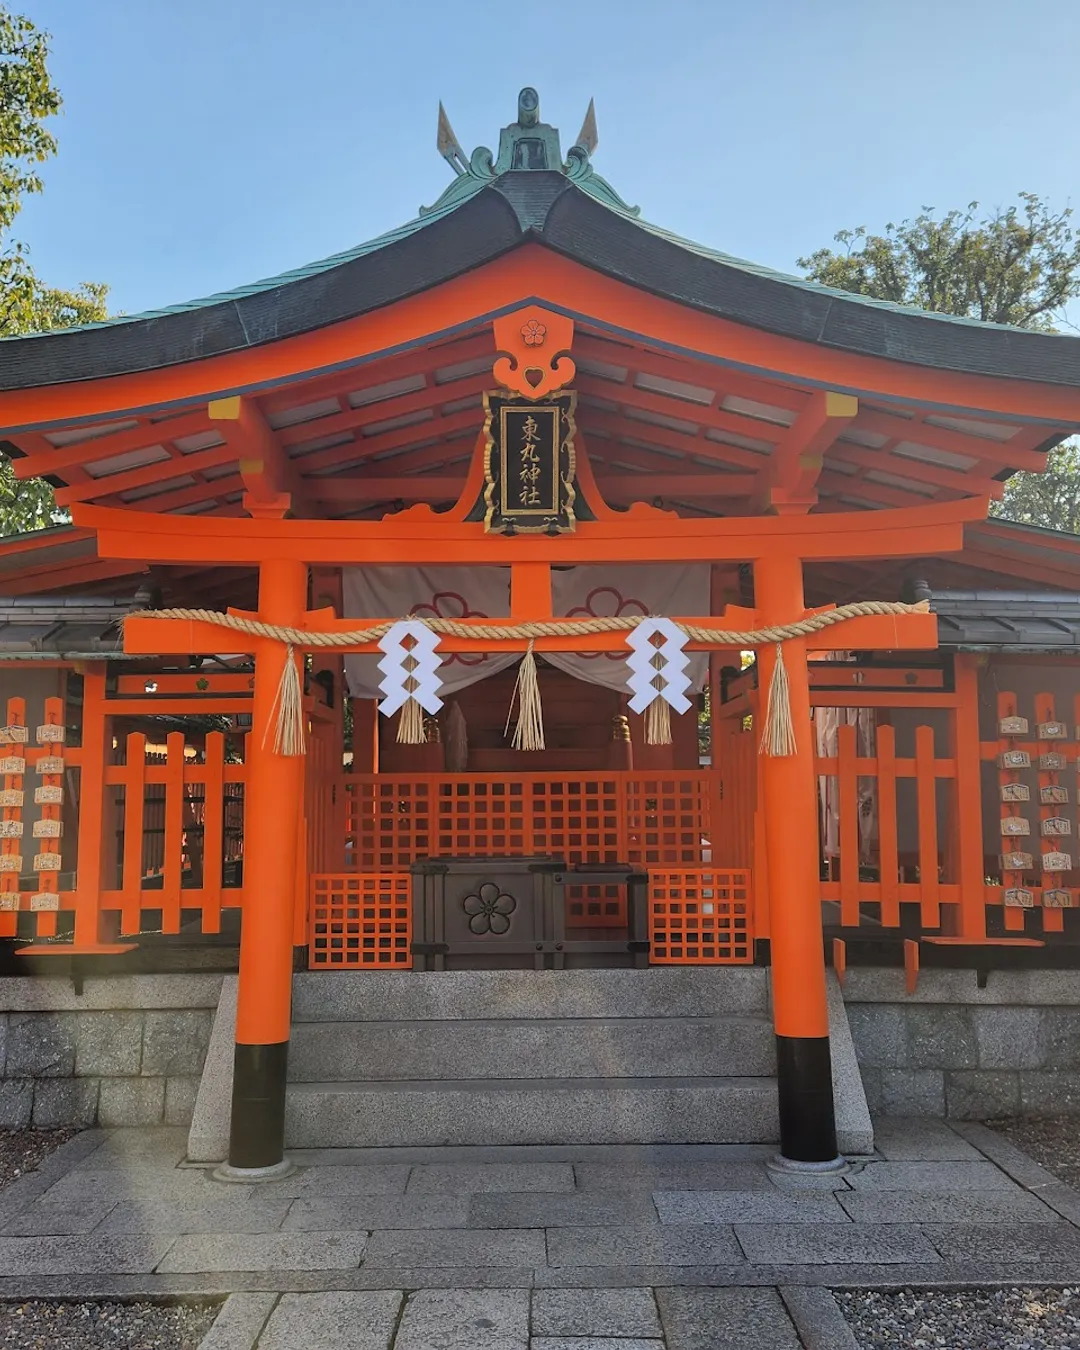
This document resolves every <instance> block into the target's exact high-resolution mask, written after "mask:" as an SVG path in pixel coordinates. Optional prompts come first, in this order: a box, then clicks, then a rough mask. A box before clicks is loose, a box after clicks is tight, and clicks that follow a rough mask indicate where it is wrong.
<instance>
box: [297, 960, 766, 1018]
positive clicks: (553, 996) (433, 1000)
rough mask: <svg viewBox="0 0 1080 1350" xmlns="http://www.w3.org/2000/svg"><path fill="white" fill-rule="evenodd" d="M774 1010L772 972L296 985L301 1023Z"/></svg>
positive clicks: (329, 977) (343, 975)
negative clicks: (769, 977)
mask: <svg viewBox="0 0 1080 1350" xmlns="http://www.w3.org/2000/svg"><path fill="white" fill-rule="evenodd" d="M768 1009H769V990H768V972H767V971H766V970H764V969H762V968H758V967H754V966H667V967H664V966H653V967H651V968H649V969H647V970H460V971H418V970H403V971H381V970H380V971H374V970H371V971H369V970H358V971H334V972H323V971H309V972H304V973H302V974H298V975H296V976H294V978H293V1020H294V1022H297V1023H303V1022H388V1021H389V1022H403V1021H410V1020H417V1021H422V1022H435V1021H456V1020H459V1019H465V1020H468V1021H472V1020H476V1019H483V1020H487V1021H491V1020H494V1019H498V1018H509V1019H512V1020H523V1021H530V1020H535V1019H539V1018H578V1017H580V1018H593V1017H595V1018H619V1017H631V1018H642V1017H719V1016H722V1015H724V1014H725V1013H735V1014H744V1015H746V1014H749V1015H761V1016H765V1015H767V1013H768Z"/></svg>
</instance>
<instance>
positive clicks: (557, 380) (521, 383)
mask: <svg viewBox="0 0 1080 1350" xmlns="http://www.w3.org/2000/svg"><path fill="white" fill-rule="evenodd" d="M492 327H493V328H494V330H495V346H496V347H497V348H498V351H499V356H498V359H497V360H496V362H495V364H494V366H493V367H492V371H491V373H492V374H493V375H494V376H495V379H496V380H498V382H499V384H501V385H502V386H503V387H504V388H505V389H509V390H512V391H513V392H514V393H515V394H520V395H521V397H522V398H526V399H546V398H547V397H548V396H549V395H550V394H553V393H555V391H556V390H557V389H565V388H566V386H567V385H568V384H569V383H570V381H571V380H572V379H573V378H574V376H575V375H576V374H577V367H576V366H575V365H574V363H573V361H572V360H571V359H570V347H571V345H572V343H573V341H574V321H573V319H568V318H567V317H566V315H565V314H556V313H555V312H554V311H553V310H549V309H543V308H541V306H540V305H526V306H525V307H524V308H523V309H517V310H515V311H514V312H513V314H504V315H502V316H501V317H500V318H498V319H496V320H495V321H494V323H493V325H492Z"/></svg>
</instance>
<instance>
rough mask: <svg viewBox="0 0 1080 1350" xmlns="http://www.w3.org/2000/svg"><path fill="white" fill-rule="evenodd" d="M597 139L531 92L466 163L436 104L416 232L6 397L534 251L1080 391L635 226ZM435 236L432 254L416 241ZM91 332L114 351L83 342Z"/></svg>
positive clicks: (132, 330) (1049, 348)
mask: <svg viewBox="0 0 1080 1350" xmlns="http://www.w3.org/2000/svg"><path fill="white" fill-rule="evenodd" d="M598 139H599V138H598V134H597V129H596V116H595V111H594V108H593V105H592V104H591V103H590V104H589V108H588V111H587V113H586V116H585V120H584V123H583V125H582V128H581V130H580V132H579V133H578V135H577V137H576V139H575V141H574V143H573V144H572V145H571V146H570V148H569V150H568V151H567V152H566V154H565V157H564V155H563V153H562V149H561V145H560V137H559V132H558V130H557V129H556V128H555V127H553V126H551V125H550V124H549V123H546V122H543V121H541V120H540V101H539V96H538V95H537V93H536V90H535V89H532V88H526V89H523V90H522V91H521V93H520V94H519V96H518V110H517V119H516V121H514V122H511V123H510V124H509V125H508V126H505V127H503V128H502V130H501V132H500V134H499V144H498V152H497V153H493V152H492V151H491V150H490V149H489V148H487V147H486V146H479V147H477V149H475V150H474V151H473V152H472V154H471V155H466V154H465V152H464V150H463V149H462V147H461V145H460V143H459V141H458V139H457V137H456V136H455V134H454V131H453V128H452V127H451V125H450V122H449V119H448V118H447V116H446V113H445V111H444V110H443V109H442V106H441V105H440V108H439V125H438V136H437V142H436V143H437V146H438V149H439V152H440V154H442V156H443V158H444V159H445V160H446V161H447V163H448V164H449V165H450V167H451V169H452V170H453V173H454V180H453V182H451V183H450V185H449V186H448V187H447V188H446V190H445V191H444V192H443V193H442V194H441V196H439V198H438V199H437V200H436V201H435V202H434V204H433V205H431V206H429V207H421V208H420V210H419V213H418V214H417V216H416V217H415V218H414V219H413V220H410V221H408V222H406V223H405V224H404V225H401V226H399V227H398V228H397V229H394V230H389V231H387V232H386V233H385V234H381V235H379V236H378V237H377V238H375V239H371V240H369V241H367V242H366V243H363V244H360V245H358V246H356V247H355V248H351V249H346V250H344V251H343V252H341V253H336V254H334V255H333V256H332V257H329V258H324V259H321V260H319V261H318V262H313V263H309V264H308V265H306V266H304V267H299V268H295V269H293V270H291V271H288V272H283V273H281V274H279V275H277V276H273V277H267V278H265V279H264V280H262V281H257V282H253V283H251V284H249V285H247V286H240V287H237V288H235V289H233V290H228V291H220V292H217V293H216V294H214V295H209V296H204V297H202V298H201V299H198V300H193V301H189V302H187V303H185V304H178V305H170V306H166V307H164V308H161V309H156V310H151V311H148V312H146V313H142V314H133V315H120V316H117V317H116V318H112V319H106V320H103V321H101V322H99V323H93V324H86V325H83V326H82V327H81V328H74V329H59V330H52V331H51V332H49V333H42V334H32V335H28V336H27V337H20V338H7V339H3V340H4V341H5V342H8V343H10V342H14V343H16V344H22V345H21V347H19V348H17V350H18V352H19V357H18V358H15V357H14V354H12V353H10V352H9V354H8V356H7V357H6V360H7V366H8V367H9V369H7V370H6V374H5V372H4V371H0V387H3V388H24V387H29V386H32V385H34V384H48V383H55V382H62V381H64V380H70V379H89V378H100V377H102V376H104V375H106V374H110V373H121V372H123V371H129V372H130V371H135V370H142V369H150V368H155V367H157V366H160V365H168V364H172V363H175V362H179V361H188V360H194V359H200V358H204V357H207V356H213V355H215V354H218V353H221V352H225V351H229V350H237V349H239V348H242V347H250V346H255V345H258V344H260V343H263V342H269V341H275V340H278V339H280V338H284V337H287V336H289V335H290V334H292V333H296V332H303V331H310V330H311V329H314V328H319V327H321V326H324V325H326V324H329V323H334V322H337V321H338V320H339V319H341V318H347V317H353V316H355V315H358V314H361V313H366V312H368V311H369V310H370V309H374V308H378V307H380V306H382V305H386V304H391V303H394V301H395V300H396V299H398V298H400V297H402V296H404V295H408V294H414V293H416V292H417V291H421V290H424V289H426V288H428V287H431V286H435V285H438V284H439V283H440V282H441V281H443V280H446V279H448V278H449V277H451V276H455V275H460V274H461V273H462V272H464V271H467V270H470V269H473V268H476V267H479V266H482V265H483V264H484V263H485V262H487V261H489V260H490V259H492V258H494V257H497V256H499V254H501V253H503V252H505V251H507V250H508V249H510V248H513V247H515V246H516V245H517V244H518V243H519V242H521V241H522V240H523V239H525V238H532V239H537V240H539V241H541V242H544V243H548V244H549V245H550V246H551V247H552V248H554V249H557V250H559V251H561V252H563V253H565V254H567V255H568V256H570V257H574V258H577V259H578V260H579V261H581V262H582V263H583V264H584V265H585V266H588V267H592V268H595V269H597V270H599V271H601V272H605V273H607V274H609V275H612V276H616V277H622V278H624V279H625V280H626V281H627V282H628V284H630V285H634V286H639V287H643V288H645V289H647V290H650V291H655V292H657V293H659V294H665V295H669V296H670V297H671V298H672V299H675V300H676V301H677V302H678V303H681V304H686V305H691V306H693V307H695V308H699V309H702V310H704V311H705V312H709V313H714V314H719V315H722V316H723V317H726V318H729V319H731V320H733V321H734V322H739V323H747V324H750V325H752V326H754V327H761V328H764V329H766V330H767V331H770V332H777V333H783V334H787V335H789V336H792V337H796V338H798V339H799V340H802V341H809V342H815V343H822V344H826V345H833V346H839V347H842V348H846V349H849V350H852V351H861V352H866V353H867V354H872V355H877V356H882V357H885V358H886V359H893V360H900V361H906V362H911V363H915V364H921V365H927V366H933V367H937V368H942V369H956V370H971V371H979V372H982V373H986V374H998V375H1007V376H1012V377H1015V378H1024V379H1037V380H1040V381H1043V382H1046V381H1049V382H1054V383H1065V384H1080V378H1078V377H1077V372H1078V371H1080V339H1076V338H1073V337H1069V336H1065V335H1057V334H1034V333H1031V332H1028V331H1026V330H1021V329H1016V328H1011V327H1009V326H1007V325H1001V324H991V323H985V322H983V321H981V320H978V319H968V318H957V317H954V316H952V315H944V314H934V313H929V312H927V311H925V310H919V309H915V308H913V307H910V306H905V305H898V304H894V303H892V302H889V301H884V300H876V299H872V298H870V297H868V296H862V295H855V294H852V293H850V292H848V291H842V290H837V289H835V288H832V287H826V286H821V285H819V284H818V283H816V282H812V281H808V280H806V279H804V278H801V277H794V276H790V275H787V274H785V273H782V272H778V271H776V270H774V269H772V268H768V267H762V266H759V265H756V264H754V263H750V262H746V261H744V260H743V259H740V258H733V257H731V256H730V255H728V254H725V253H722V252H720V251H719V250H717V249H713V248H708V247H706V246H704V245H702V244H698V243H695V242H693V241H692V240H688V239H685V238H682V237H681V236H679V235H677V234H674V233H673V232H671V231H670V230H665V229H663V228H661V227H660V226H657V225H653V224H650V223H649V222H648V221H644V220H642V219H641V218H640V216H639V212H638V208H637V207H633V206H630V205H628V203H627V202H626V201H625V200H624V199H623V198H622V197H621V196H620V195H619V194H618V193H617V192H616V191H615V189H614V188H613V187H612V186H611V184H610V183H608V182H607V181H606V179H604V178H603V177H602V176H601V175H600V174H598V173H597V172H596V170H595V168H594V167H593V163H592V158H593V154H594V152H595V150H596V147H597V144H598ZM466 205H468V210H462V209H461V208H463V207H465V206H466ZM597 208H600V209H599V210H598V209H597ZM433 227H437V228H435V229H434V236H435V237H433V239H432V243H431V245H430V247H427V246H426V245H415V244H410V242H409V241H410V240H412V239H413V237H414V236H417V235H419V234H421V233H422V232H424V231H427V230H430V229H432V228H433ZM649 240H655V241H656V242H655V244H652V245H651V246H649V245H648V241H649ZM398 245H403V247H395V246H398ZM382 250H386V251H387V256H386V258H385V265H384V259H382V258H380V259H378V260H377V261H375V262H372V263H365V262H364V261H363V260H364V259H366V258H368V257H369V256H370V255H374V254H378V253H380V251H382ZM697 260H704V262H705V263H706V264H715V267H709V266H706V267H705V268H702V266H701V265H700V263H699V262H698V261H697ZM321 278H326V279H325V280H320V279H321ZM304 283H312V284H309V285H305V284H304ZM158 320H168V322H167V323H158V322H156V321H158ZM140 324H142V325H143V327H142V328H141V329H140V328H139V327H137V326H138V325H140ZM946 325H947V326H948V327H946ZM98 328H101V329H104V330H111V332H112V334H113V338H112V339H105V338H103V339H102V341H101V343H98V342H97V341H96V340H93V339H92V338H87V340H86V341H85V342H83V341H82V340H81V339H80V338H79V336H78V335H79V334H80V333H88V331H89V330H94V329H98ZM960 329H962V330H964V334H965V336H964V338H963V339H962V340H961V338H960V334H959V332H958V330H960ZM76 347H78V350H76ZM991 349H993V350H992V351H991Z"/></svg>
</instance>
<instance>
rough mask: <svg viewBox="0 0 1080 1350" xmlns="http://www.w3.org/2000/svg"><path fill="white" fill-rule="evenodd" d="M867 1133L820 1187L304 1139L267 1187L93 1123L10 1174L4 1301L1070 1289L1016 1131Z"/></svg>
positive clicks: (0, 1259)
mask: <svg viewBox="0 0 1080 1350" xmlns="http://www.w3.org/2000/svg"><path fill="white" fill-rule="evenodd" d="M877 1144H878V1152H877V1154H876V1155H875V1156H874V1158H873V1159H869V1160H865V1161H861V1162H859V1163H857V1164H856V1165H855V1166H854V1167H853V1169H852V1170H851V1172H850V1173H849V1174H848V1175H847V1176H846V1177H844V1178H839V1179H838V1178H827V1179H823V1180H818V1181H810V1182H807V1181H799V1182H797V1181H795V1180H792V1179H788V1178H785V1177H782V1176H777V1175H775V1174H773V1173H771V1172H770V1171H769V1170H768V1169H767V1168H766V1165H765V1163H766V1158H767V1156H768V1153H769V1150H768V1149H765V1148H762V1147H757V1146H715V1147H707V1146H701V1147H663V1148H661V1147H657V1148H614V1147H603V1148H599V1147H598V1148H589V1147H583V1146H577V1147H574V1148H568V1149H556V1148H532V1149H504V1148H491V1149H471V1150H465V1149H410V1150H400V1149H399V1150H381V1151H378V1152H377V1153H376V1152H372V1151H367V1150H341V1151H338V1152H336V1153H314V1152H311V1153H303V1154H298V1155H296V1161H297V1162H298V1163H299V1164H300V1167H299V1170H298V1171H297V1172H296V1174H295V1175H293V1176H291V1177H289V1178H288V1179H286V1180H283V1181H278V1182H274V1183H271V1184H269V1185H264V1186H259V1187H254V1186H229V1185H225V1184H222V1183H220V1182H216V1181H214V1180H213V1178H212V1176H211V1174H210V1172H209V1171H208V1170H206V1169H204V1168H201V1167H192V1166H188V1165H186V1164H185V1162H184V1146H185V1140H184V1135H183V1133H182V1132H177V1131H169V1130H164V1129H158V1130H146V1131H139V1130H127V1131H113V1132H111V1133H110V1132H106V1131H87V1132H85V1133H84V1134H81V1135H79V1136H78V1137H77V1138H75V1139H73V1140H71V1141H70V1142H69V1143H67V1144H65V1145H64V1146H63V1147H62V1148H61V1149H59V1150H58V1151H57V1152H56V1153H55V1154H53V1155H52V1156H51V1157H49V1158H47V1159H45V1160H44V1162H43V1163H42V1164H41V1167H40V1169H39V1170H38V1171H37V1172H34V1173H31V1174H29V1175H27V1176H24V1177H22V1178H20V1179H19V1180H18V1181H16V1182H15V1183H14V1184H13V1185H12V1186H10V1187H8V1188H7V1189H6V1190H5V1191H3V1192H2V1193H0V1272H2V1274H0V1299H30V1298H35V1297H37V1298H43V1297H44V1298H48V1297H53V1298H56V1297H66V1298H79V1299H87V1300H89V1299H105V1298H112V1299H115V1298H125V1297H127V1298H134V1297H143V1298H147V1297H151V1298H152V1297H159V1298H160V1297H172V1298H174V1299H181V1300H183V1299H185V1298H192V1297H197V1296H202V1297H204V1298H205V1297H207V1296H212V1295H215V1294H225V1293H227V1294H230V1295H232V1297H230V1298H228V1300H227V1301H226V1303H225V1305H224V1307H223V1310H222V1312H221V1314H220V1315H219V1317H218V1320H217V1322H216V1323H215V1326H214V1328H213V1329H212V1330H211V1332H210V1333H209V1335H208V1337H207V1339H206V1341H205V1342H204V1350H251V1347H252V1346H253V1345H254V1344H255V1342H256V1340H257V1342H258V1346H259V1350H286V1347H288V1350H292V1348H293V1347H295V1346H297V1345H303V1346H304V1347H305V1350H322V1348H323V1347H339V1346H349V1347H350V1348H351V1350H391V1347H393V1350H442V1348H444V1347H445V1350H604V1347H607V1350H642V1348H644V1347H648V1348H649V1350H664V1348H665V1347H666V1350H715V1348H719V1350H726V1348H727V1347H731V1348H732V1350H735V1348H736V1347H738V1348H739V1350H743V1348H744V1347H748V1346H752V1347H754V1350H799V1347H803V1348H804V1350H853V1348H854V1347H856V1346H857V1343H856V1342H855V1341H854V1339H853V1338H852V1336H851V1333H850V1332H849V1331H848V1329H847V1327H846V1324H845V1323H844V1322H843V1319H842V1317H841V1316H840V1313H839V1311H838V1307H837V1303H836V1301H835V1299H834V1298H833V1296H832V1294H831V1293H830V1292H829V1291H830V1289H837V1288H850V1287H863V1288H873V1287H878V1288H881V1287H892V1288H903V1287H905V1286H915V1287H927V1286H934V1285H937V1286H950V1287H956V1286H965V1285H967V1286H975V1285H977V1286H982V1287H987V1286H991V1287H992V1286H994V1285H995V1284H1000V1285H1016V1284H1020V1283H1023V1284H1029V1285H1036V1284H1038V1285H1043V1286H1053V1285H1070V1284H1073V1285H1075V1284H1077V1283H1080V1195H1078V1194H1077V1192H1075V1191H1073V1190H1071V1189H1070V1188H1069V1187H1067V1186H1065V1185H1064V1184H1063V1183H1061V1182H1060V1181H1058V1180H1057V1179H1056V1178H1054V1177H1052V1176H1050V1174H1049V1173H1047V1172H1045V1171H1043V1169H1042V1168H1041V1167H1039V1166H1037V1165H1036V1164H1035V1163H1034V1162H1033V1161H1032V1160H1031V1159H1030V1158H1028V1157H1026V1156H1025V1155H1024V1154H1022V1153H1021V1152H1019V1150H1017V1149H1016V1148H1015V1147H1014V1146H1012V1145H1011V1144H1009V1143H1008V1142H1007V1141H1005V1140H1003V1139H1002V1138H1001V1137H1000V1136H997V1135H994V1134H993V1133H991V1132H990V1131H989V1130H986V1129H985V1128H984V1127H982V1126H979V1125H974V1124H956V1125H954V1126H952V1127H950V1126H949V1125H946V1124H944V1123H942V1122H937V1121H928V1120H920V1121H910V1122H903V1121H888V1120H887V1121H881V1122H879V1123H878V1136H877ZM57 1350H60V1347H58V1348H57Z"/></svg>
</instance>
